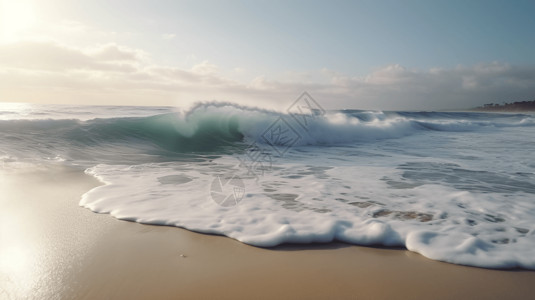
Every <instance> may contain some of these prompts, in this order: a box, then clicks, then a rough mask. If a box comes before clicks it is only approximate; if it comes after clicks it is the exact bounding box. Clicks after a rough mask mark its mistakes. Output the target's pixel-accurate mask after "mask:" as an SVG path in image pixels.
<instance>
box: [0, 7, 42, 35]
mask: <svg viewBox="0 0 535 300" xmlns="http://www.w3.org/2000/svg"><path fill="white" fill-rule="evenodd" d="M34 23H35V14H34V7H33V5H32V3H31V2H30V1H27V0H15V1H14V0H0V42H3V43H10V42H15V41H17V40H18V39H19V38H20V36H21V34H22V33H24V31H25V30H27V29H29V28H31V27H32V25H34Z"/></svg>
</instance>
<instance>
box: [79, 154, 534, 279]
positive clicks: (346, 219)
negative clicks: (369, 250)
mask: <svg viewBox="0 0 535 300" xmlns="http://www.w3.org/2000/svg"><path fill="white" fill-rule="evenodd" d="M283 160H284V159H283ZM298 160H301V161H298V162H296V163H292V162H289V161H283V162H282V163H283V164H284V168H281V169H279V170H275V171H273V172H271V173H269V174H266V175H264V176H263V177H262V178H261V179H260V180H258V181H257V180H255V179H254V178H248V177H247V175H246V174H245V172H244V170H241V168H240V166H239V164H238V163H237V161H236V160H235V159H234V158H232V157H225V158H220V159H217V160H214V161H211V162H210V163H206V164H202V165H200V164H189V163H165V164H145V165H138V166H110V165H98V166H96V167H94V168H91V169H89V170H88V171H87V172H88V173H89V174H92V175H94V176H96V177H97V178H99V179H100V180H101V181H103V182H105V183H106V185H103V186H101V187H97V188H95V189H93V190H91V191H89V192H88V193H86V194H85V195H84V196H83V198H82V200H81V202H80V204H81V205H82V206H85V207H87V208H89V209H91V210H93V211H95V212H99V213H110V214H111V215H113V216H114V217H116V218H119V219H125V220H131V221H136V222H141V223H150V224H162V225H171V226H178V227H184V228H187V229H190V230H193V231H197V232H205V233H214V234H221V235H226V236H228V237H231V238H234V239H236V240H239V241H241V242H244V243H247V244H251V245H256V246H262V247H269V246H275V245H278V244H281V243H312V242H321V243H324V242H330V241H333V240H338V241H343V242H348V243H353V244H359V245H386V246H405V247H407V248H408V249H409V250H411V251H415V252H418V253H421V254H422V255H424V256H426V257H429V258H431V259H435V260H442V261H447V262H452V263H456V264H464V265H472V266H479V267H491V268H511V267H522V268H529V269H535V257H534V256H533V255H532V253H533V249H535V248H534V247H535V235H534V232H535V226H534V225H533V224H535V222H534V221H535V220H534V216H535V203H534V201H533V200H532V195H530V194H526V193H515V194H514V198H511V195H505V194H496V193H477V192H468V191H459V190H458V189H454V188H452V187H448V186H445V185H439V184H426V185H422V186H417V187H413V188H399V189H393V188H392V186H390V185H389V184H388V180H386V179H385V178H386V177H388V178H391V179H396V178H398V179H399V178H400V177H401V175H402V172H401V171H400V170H396V169H394V168H391V167H387V166H373V165H370V164H369V163H356V164H354V165H352V166H344V164H346V162H341V163H336V162H334V163H333V161H332V160H327V159H325V158H321V159H320V160H319V161H318V160H317V159H316V160H315V161H313V160H308V159H306V158H300V159H298ZM312 163H313V164H312ZM327 163H328V164H327ZM322 166H323V167H325V168H324V169H321V168H318V167H322ZM329 167H330V169H328V168H329ZM221 170H226V171H228V172H233V173H234V174H239V175H241V176H242V178H243V180H244V184H245V189H246V191H245V196H244V199H243V200H242V201H241V202H240V203H239V204H238V205H237V206H233V207H222V206H219V205H218V204H216V203H215V202H214V201H213V200H212V198H211V196H210V186H211V182H212V180H214V178H215V176H217V175H221V174H222V173H221ZM176 175H180V176H181V177H180V178H182V179H183V178H184V177H187V178H189V179H191V181H188V182H184V183H182V182H183V181H184V180H182V179H181V180H179V181H178V183H177V184H172V181H171V182H168V181H165V182H166V183H165V184H162V183H161V182H162V178H172V177H169V176H176ZM311 187H313V188H311ZM294 198H295V199H294ZM430 216H431V217H432V219H431V220H428V219H426V218H428V217H430ZM468 220H470V221H468ZM489 220H490V221H489ZM470 222H473V223H470ZM475 223H477V224H476V225H474V226H472V225H471V224H475ZM519 230H520V231H519ZM505 242H506V243H505ZM502 243H503V244H502Z"/></svg>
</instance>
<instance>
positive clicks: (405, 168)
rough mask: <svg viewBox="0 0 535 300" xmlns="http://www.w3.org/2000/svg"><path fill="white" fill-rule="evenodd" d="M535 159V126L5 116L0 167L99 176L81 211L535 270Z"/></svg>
mask: <svg viewBox="0 0 535 300" xmlns="http://www.w3.org/2000/svg"><path fill="white" fill-rule="evenodd" d="M534 150H535V115H533V114H512V113H507V114H501V113H477V112H403V111H366V110H338V111H332V110H331V111H326V110H323V109H321V108H318V107H316V108H311V109H310V110H308V111H307V110H302V109H301V108H299V107H298V109H297V110H286V111H284V112H276V111H271V110H264V109H259V108H254V107H247V106H240V105H236V104H231V103H201V104H197V105H195V106H193V107H191V108H190V109H188V110H179V109H177V108H173V107H133V106H75V105H37V104H22V103H5V104H2V105H0V168H1V169H2V170H3V171H9V170H18V169H28V170H31V169H32V168H43V167H46V166H49V165H61V166H65V167H68V168H73V169H77V170H79V171H80V172H85V173H86V174H89V175H90V176H93V177H95V178H97V179H98V180H99V181H101V182H102V185H101V186H99V187H96V188H94V189H92V190H89V191H87V192H86V193H85V194H84V195H80V203H79V204H80V206H81V208H80V209H84V208H86V209H90V210H91V211H94V212H96V213H107V214H110V216H113V217H115V218H118V219H121V220H128V221H134V222H139V223H145V224H158V225H168V226H176V227H182V228H186V229H188V230H191V231H195V232H201V233H209V234H217V235H224V236H228V237H230V238H233V239H236V240H238V241H240V242H243V243H246V244H250V245H254V246H259V247H271V246H276V245H279V244H283V243H305V244H306V243H327V242H331V241H340V242H345V243H350V244H355V245H369V246H387V247H404V248H407V249H409V250H410V251H414V252H417V253H420V254H422V255H424V256H426V257H428V258H430V259H434V260H439V261H445V262H450V263H454V264H462V265H469V266H477V267H485V268H525V269H535V250H534V249H535V160H534V158H535V155H534ZM82 207H83V208H82Z"/></svg>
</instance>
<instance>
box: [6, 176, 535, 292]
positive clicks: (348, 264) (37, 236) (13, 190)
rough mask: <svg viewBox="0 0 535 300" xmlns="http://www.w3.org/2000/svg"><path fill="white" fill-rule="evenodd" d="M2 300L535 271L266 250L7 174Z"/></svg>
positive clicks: (418, 287) (513, 276) (451, 285)
mask: <svg viewBox="0 0 535 300" xmlns="http://www.w3.org/2000/svg"><path fill="white" fill-rule="evenodd" d="M0 172H1V174H0V179H1V180H0V204H1V205H2V207H3V210H2V211H0V222H1V223H0V225H1V226H2V227H1V228H0V233H1V235H0V298H4V297H5V298H7V299H10V298H49V299H54V298H62V299H63V298H69V299H73V298H76V299H94V298H110V297H112V298H132V299H141V298H148V297H155V298H156V297H157V298H162V299H173V298H182V299H194V298H219V299H240V298H243V299H245V298H257V299H258V298H260V299H263V298H265V299H272V298H283V299H295V298H307V299H324V298H337V299H349V298H364V299H368V298H374V299H387V298H411V299H424V298H426V299H427V298H429V297H430V296H431V295H432V297H433V298H437V299H451V298H454V297H463V298H474V297H477V298H488V299H499V298H505V297H508V298H511V297H513V298H529V297H531V296H532V295H533V293H535V285H534V284H533V283H535V272H533V271H529V270H522V269H513V270H493V269H482V268H474V267H467V266H460V265H453V264H449V263H443V262H438V261H433V260H430V259H427V258H425V257H423V256H421V255H419V254H417V253H413V252H410V251H408V250H404V249H397V248H396V249H388V248H373V247H362V246H354V245H349V244H344V243H329V244H307V245H299V244H298V245H293V244H292V245H288V244H286V245H281V246H277V247H274V248H257V247H253V246H249V245H246V244H243V243H240V242H238V241H235V240H233V239H230V238H228V237H224V236H217V235H207V234H200V233H195V232H191V231H188V230H186V229H182V228H176V227H167V226H155V225H143V224H138V223H134V222H128V221H120V220H117V219H115V218H113V217H111V216H109V215H107V214H95V213H93V212H91V211H89V210H88V209H85V208H83V207H80V206H78V202H79V200H80V197H81V195H82V194H83V193H85V192H86V191H88V190H89V189H91V188H93V187H96V186H98V185H100V183H99V182H98V181H97V180H96V179H94V178H92V177H91V176H89V175H86V174H84V173H83V172H81V171H80V170H73V169H67V168H65V167H53V168H47V169H45V170H38V171H32V172H28V171H24V172H10V173H9V174H8V173H6V172H4V171H2V170H0Z"/></svg>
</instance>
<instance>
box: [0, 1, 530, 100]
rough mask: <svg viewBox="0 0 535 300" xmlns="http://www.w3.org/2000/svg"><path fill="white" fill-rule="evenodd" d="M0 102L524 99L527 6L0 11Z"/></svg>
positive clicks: (38, 7)
mask: <svg viewBox="0 0 535 300" xmlns="http://www.w3.org/2000/svg"><path fill="white" fill-rule="evenodd" d="M0 3H1V5H0V101H5V102H14V101H23V102H41V103H75V104H78V103H81V104H124V105H162V104H163V105H188V104H190V103H192V102H194V101H207V100H218V101H233V102H239V103H241V104H248V105H258V106H271V107H283V106H284V105H287V104H289V103H291V102H292V101H293V100H294V99H295V98H296V97H297V96H298V95H299V94H300V93H301V92H302V91H305V90H306V91H308V92H309V93H310V94H312V96H314V97H315V98H316V100H317V101H318V102H319V103H320V104H322V105H323V106H324V107H325V108H372V109H409V110H429V109H449V108H464V107H472V106H475V105H480V104H483V103H488V102H503V101H513V100H534V99H535V34H534V32H535V17H534V15H535V1H533V0H531V1H467V0H465V1H455V0H448V1H402V0H398V1H273V0H272V1H252V0H251V1H178V0H177V1H141V0H130V1H126V0H125V1H122V0H121V1H113V0H108V1H101V0H93V1H67V0H41V1H38V0H34V1H32V0H16V1H15V0H0Z"/></svg>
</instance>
